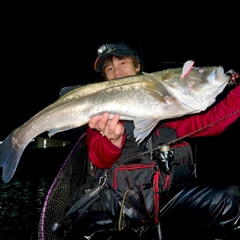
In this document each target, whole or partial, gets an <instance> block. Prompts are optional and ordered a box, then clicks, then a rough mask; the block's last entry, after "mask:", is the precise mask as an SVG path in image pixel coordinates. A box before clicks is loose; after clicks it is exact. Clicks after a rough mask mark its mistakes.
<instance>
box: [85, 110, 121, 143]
mask: <svg viewBox="0 0 240 240" xmlns="http://www.w3.org/2000/svg"><path fill="white" fill-rule="evenodd" d="M109 117H110V114H109V113H103V114H102V115H100V116H94V117H92V118H91V119H90V121H89V122H88V126H89V127H90V128H92V129H96V130H98V131H99V132H100V134H101V135H102V136H105V137H107V138H108V139H109V140H110V141H111V142H112V143H113V144H115V145H116V146H118V147H120V146H121V143H122V136H123V134H124V132H125V127H124V126H123V125H122V124H121V123H120V122H119V119H120V116H119V115H114V116H113V118H112V119H109Z"/></svg>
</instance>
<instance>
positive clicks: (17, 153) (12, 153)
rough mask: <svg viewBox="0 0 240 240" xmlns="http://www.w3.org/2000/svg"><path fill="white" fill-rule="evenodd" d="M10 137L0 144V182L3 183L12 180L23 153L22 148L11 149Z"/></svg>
mask: <svg viewBox="0 0 240 240" xmlns="http://www.w3.org/2000/svg"><path fill="white" fill-rule="evenodd" d="M11 136H12V134H10V135H9V136H8V137H7V138H6V139H5V140H4V141H3V142H2V143H1V144H0V167H2V180H3V182H5V183H8V182H9V181H10V180H11V179H12V177H13V175H14V173H15V171H16V168H17V165H18V163H19V160H20V157H21V155H22V153H23V151H24V148H22V149H15V148H14V147H13V145H12V141H11Z"/></svg>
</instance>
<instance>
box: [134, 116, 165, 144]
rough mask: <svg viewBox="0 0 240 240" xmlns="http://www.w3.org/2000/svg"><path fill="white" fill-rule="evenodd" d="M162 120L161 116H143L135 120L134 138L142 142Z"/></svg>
mask: <svg viewBox="0 0 240 240" xmlns="http://www.w3.org/2000/svg"><path fill="white" fill-rule="evenodd" d="M160 120H161V118H159V117H155V118H149V117H142V118H137V119H135V120H134V126H135V129H134V131H133V133H134V138H135V139H136V142H138V143H141V142H142V141H143V140H144V139H145V138H146V137H147V136H148V135H149V134H150V132H151V131H152V130H153V129H154V127H155V126H156V125H157V124H158V122H159V121H160Z"/></svg>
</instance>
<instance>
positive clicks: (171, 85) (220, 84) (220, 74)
mask: <svg viewBox="0 0 240 240" xmlns="http://www.w3.org/2000/svg"><path fill="white" fill-rule="evenodd" d="M183 71H184V73H183ZM229 80H230V76H229V75H226V74H225V73H224V69H223V67H222V66H218V67H216V66H206V67H201V68H196V67H192V66H191V68H190V69H188V70H187V71H186V69H185V70H184V68H183V69H182V70H181V69H176V71H175V72H174V73H173V77H172V78H169V76H168V79H166V80H163V84H164V86H165V88H166V89H167V90H168V92H169V93H170V94H171V95H172V96H174V97H175V98H176V99H177V100H178V101H179V102H180V103H181V104H182V105H184V106H185V107H187V108H190V109H192V110H193V111H192V112H199V111H203V110H205V109H206V108H207V107H208V106H210V105H211V104H212V103H214V102H215V100H216V97H217V96H218V95H219V94H220V93H221V92H222V91H223V89H224V88H225V87H226V85H227V83H228V82H229Z"/></svg>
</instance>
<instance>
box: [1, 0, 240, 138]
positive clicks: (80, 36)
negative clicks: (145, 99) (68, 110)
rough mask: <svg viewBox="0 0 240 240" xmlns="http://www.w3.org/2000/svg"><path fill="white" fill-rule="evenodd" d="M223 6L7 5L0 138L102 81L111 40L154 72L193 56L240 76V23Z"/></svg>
mask: <svg viewBox="0 0 240 240" xmlns="http://www.w3.org/2000/svg"><path fill="white" fill-rule="evenodd" d="M218 7H220V9H218V10H217V11H216V9H215V7H213V8H212V9H211V8H210V6H208V8H207V9H206V7H204V6H198V7H197V8H196V7H193V6H186V7H184V6H183V5H182V3H181V5H179V6H177V5H176V4H174V5H173V3H172V2H169V4H168V5H166V3H164V4H163V3H162V2H160V1H141V0H128V1H121V2H119V1H104V0H103V1H96V2H95V1H88V2H84V4H83V2H81V3H76V4H72V3H68V4H66V3H61V4H60V3H56V4H54V3H45V4H42V5H40V4H39V5H38V4H37V3H32V4H30V5H29V3H28V5H27V4H26V5H24V3H18V4H15V5H13V4H12V5H10V4H9V5H6V6H4V7H3V9H4V12H5V15H4V21H3V22H2V25H3V28H2V34H1V36H2V37H1V38H2V50H3V51H2V52H3V53H2V54H1V58H2V61H1V62H2V68H1V69H2V71H1V84H2V87H1V89H2V91H1V106H2V109H1V126H2V127H1V128H2V130H1V131H0V139H1V140H2V139H4V138H5V137H6V136H7V135H8V134H9V133H10V132H11V131H12V130H13V129H14V128H16V127H18V126H19V125H21V124H23V123H24V122H25V121H27V120H28V119H29V118H30V117H32V116H33V115H34V114H36V113H37V112H38V111H40V110H42V109H43V108H44V107H46V106H47V105H49V104H51V103H52V102H53V101H55V100H56V99H57V98H58V94H59V91H60V89H61V88H62V87H64V86H68V85H77V84H86V83H90V82H94V81H99V80H102V79H101V77H100V74H99V73H96V72H94V69H93V64H94V61H95V58H96V56H97V55H96V49H97V47H98V46H100V45H101V44H103V43H113V42H120V41H123V42H125V43H127V44H128V45H130V46H131V47H132V48H134V49H135V50H137V51H138V52H139V54H140V56H141V58H142V62H143V66H144V70H145V71H146V72H152V71H157V70H162V69H164V68H169V67H175V66H182V64H183V63H184V62H185V61H187V60H190V59H193V60H194V61H195V65H197V66H206V65H222V66H223V67H224V69H226V71H227V70H229V69H234V70H235V71H236V72H240V64H239V53H240V51H239V44H238V42H239V39H238V38H237V34H236V32H237V29H238V27H239V19H237V14H236V15H235V14H234V13H233V12H231V14H230V13H226V6H219V5H218ZM221 8H222V9H221ZM231 9H232V6H231ZM232 11H234V9H232Z"/></svg>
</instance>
